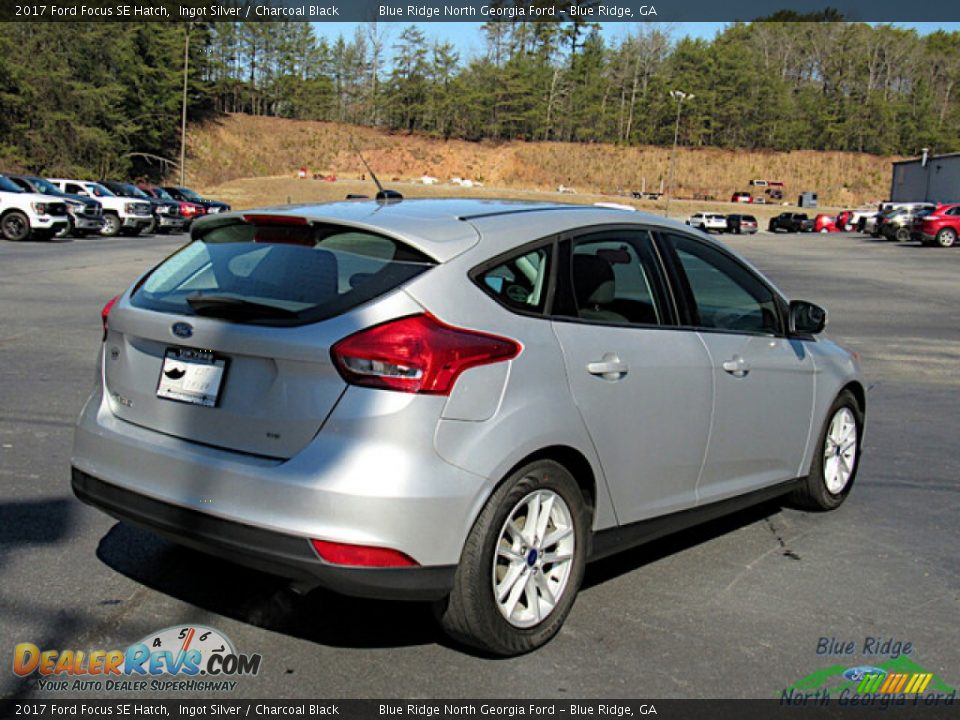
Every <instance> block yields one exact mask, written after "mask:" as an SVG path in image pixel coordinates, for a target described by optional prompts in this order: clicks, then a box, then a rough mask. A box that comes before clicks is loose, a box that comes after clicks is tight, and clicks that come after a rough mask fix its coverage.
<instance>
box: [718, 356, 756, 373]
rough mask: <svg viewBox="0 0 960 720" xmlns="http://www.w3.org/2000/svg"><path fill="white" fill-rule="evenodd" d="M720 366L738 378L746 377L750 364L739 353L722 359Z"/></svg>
mask: <svg viewBox="0 0 960 720" xmlns="http://www.w3.org/2000/svg"><path fill="white" fill-rule="evenodd" d="M721 367H722V368H723V369H724V371H726V372H728V373H730V374H731V375H733V376H734V377H738V378H742V377H746V376H747V374H748V373H749V372H750V364H749V363H748V362H747V361H746V360H744V359H743V358H742V357H740V356H739V355H734V356H733V357H732V358H730V359H729V360H724V361H723V365H721Z"/></svg>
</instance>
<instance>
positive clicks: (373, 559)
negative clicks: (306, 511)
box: [310, 540, 419, 567]
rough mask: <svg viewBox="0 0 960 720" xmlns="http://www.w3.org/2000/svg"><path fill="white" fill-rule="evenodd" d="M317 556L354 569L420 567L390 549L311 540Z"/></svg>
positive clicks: (410, 558)
mask: <svg viewBox="0 0 960 720" xmlns="http://www.w3.org/2000/svg"><path fill="white" fill-rule="evenodd" d="M310 544H311V545H313V549H314V550H316V551H317V555H319V556H320V557H321V558H323V559H324V560H326V561H327V562H328V563H333V564H334V565H351V566H353V567H412V566H415V565H418V564H419V563H417V561H416V560H414V559H413V558H412V557H410V556H409V555H406V554H404V553H402V552H400V551H399V550H391V549H390V548H381V547H370V546H368V545H348V544H346V543H337V542H328V541H326V540H311V541H310Z"/></svg>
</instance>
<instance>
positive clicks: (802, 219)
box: [767, 212, 813, 233]
mask: <svg viewBox="0 0 960 720" xmlns="http://www.w3.org/2000/svg"><path fill="white" fill-rule="evenodd" d="M767 229H768V230H769V231H770V232H777V231H778V230H783V231H785V232H788V233H795V232H813V220H811V219H810V218H809V217H807V214H806V213H789V212H786V213H780V214H779V215H777V216H776V217H772V218H770V222H769V223H768V224H767Z"/></svg>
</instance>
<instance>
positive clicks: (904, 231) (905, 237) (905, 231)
mask: <svg viewBox="0 0 960 720" xmlns="http://www.w3.org/2000/svg"><path fill="white" fill-rule="evenodd" d="M895 237H896V239H897V242H910V229H909V228H905V227H902V228H898V229H897V233H896V236H895Z"/></svg>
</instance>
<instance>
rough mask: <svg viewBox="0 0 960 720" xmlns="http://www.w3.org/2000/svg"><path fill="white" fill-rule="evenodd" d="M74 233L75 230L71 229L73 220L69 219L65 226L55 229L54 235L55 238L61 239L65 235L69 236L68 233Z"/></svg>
mask: <svg viewBox="0 0 960 720" xmlns="http://www.w3.org/2000/svg"><path fill="white" fill-rule="evenodd" d="M75 234H76V230H74V229H73V221H72V220H71V221H69V222H68V223H67V224H66V226H65V227H62V228H60V229H59V230H57V232H56V234H55V235H54V237H55V238H57V239H63V238H66V237H70V235H75Z"/></svg>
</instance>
